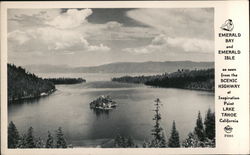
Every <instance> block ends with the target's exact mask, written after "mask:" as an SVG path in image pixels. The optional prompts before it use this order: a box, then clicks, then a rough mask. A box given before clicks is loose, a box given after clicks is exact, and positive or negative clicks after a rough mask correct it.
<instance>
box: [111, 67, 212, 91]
mask: <svg viewBox="0 0 250 155" xmlns="http://www.w3.org/2000/svg"><path fill="white" fill-rule="evenodd" d="M112 81H117V82H127V83H144V84H146V85H150V86H157V87H165V88H184V89H194V90H208V91H214V69H201V70H178V71H177V72H173V73H169V74H167V73H165V74H162V75H154V76H136V77H131V76H124V77H119V78H113V79H112Z"/></svg>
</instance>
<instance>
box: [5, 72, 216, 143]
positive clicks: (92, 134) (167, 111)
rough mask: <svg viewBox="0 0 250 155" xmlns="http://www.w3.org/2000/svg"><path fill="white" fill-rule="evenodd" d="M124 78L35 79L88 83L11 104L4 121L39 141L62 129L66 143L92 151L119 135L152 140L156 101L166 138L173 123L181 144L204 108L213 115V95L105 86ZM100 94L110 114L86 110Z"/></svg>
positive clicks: (191, 91) (97, 76)
mask: <svg viewBox="0 0 250 155" xmlns="http://www.w3.org/2000/svg"><path fill="white" fill-rule="evenodd" d="M123 75H131V74H129V73H128V74H120V73H119V74H102V73H96V74H86V73H82V74H39V76H41V77H62V76H63V77H82V78H84V79H86V80H87V82H86V83H81V84H74V85H56V88H57V91H56V92H54V93H53V94H51V95H50V96H48V97H43V98H41V99H39V100H33V101H30V102H24V103H22V104H13V105H10V106H9V108H8V120H9V121H13V122H14V123H15V124H16V126H17V128H18V130H19V132H20V133H24V132H26V131H27V129H28V128H29V127H30V126H32V127H33V128H34V131H35V136H36V137H38V136H40V137H42V138H43V139H44V140H46V138H47V131H48V130H49V131H51V132H52V133H53V132H54V131H55V130H56V129H57V128H58V127H59V126H61V127H62V128H63V132H64V134H65V138H66V140H67V143H68V144H73V146H80V147H95V146H97V145H99V144H100V143H102V142H103V141H105V140H106V141H108V140H110V139H112V138H114V137H115V136H116V135H118V134H120V135H124V136H131V137H133V138H134V139H135V140H136V141H139V142H142V141H143V140H144V139H146V140H149V139H150V138H152V137H151V129H152V128H153V125H154V122H153V120H152V118H153V115H154V111H153V109H154V102H153V101H154V100H155V99H156V98H160V100H161V103H162V106H161V108H160V113H161V115H162V120H161V126H162V127H163V128H164V132H165V134H166V137H167V138H169V134H170V132H171V127H172V122H173V120H175V122H176V127H177V130H178V131H179V134H180V139H181V140H184V139H185V138H186V137H187V135H188V133H189V132H191V131H193V129H194V127H195V122H196V118H197V115H198V111H200V112H201V114H202V116H203V121H204V117H205V113H206V111H207V110H208V108H211V110H212V111H214V93H211V92H206V91H193V90H184V89H172V88H171V89H169V88H153V87H149V86H145V85H142V84H125V83H117V82H111V81H110V79H111V78H112V77H119V76H123ZM133 75H136V74H133ZM140 75H143V74H140ZM144 75H146V74H144ZM147 75H148V74H147ZM151 75H154V74H153V73H152V74H151ZM100 95H109V96H111V97H112V98H113V100H114V101H116V102H117V103H118V107H117V108H116V109H113V110H110V111H109V112H96V111H93V110H91V109H90V108H89V103H90V102H91V101H93V100H94V99H96V98H97V97H99V96H100Z"/></svg>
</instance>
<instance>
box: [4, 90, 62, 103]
mask: <svg viewBox="0 0 250 155" xmlns="http://www.w3.org/2000/svg"><path fill="white" fill-rule="evenodd" d="M56 90H57V89H56V88H54V89H51V90H49V92H42V93H40V95H39V96H24V97H21V98H18V99H14V100H13V99H8V104H10V103H15V102H18V101H26V100H32V99H40V98H42V97H46V96H49V95H50V94H52V93H54V92H55V91H56Z"/></svg>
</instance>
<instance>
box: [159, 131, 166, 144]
mask: <svg viewBox="0 0 250 155" xmlns="http://www.w3.org/2000/svg"><path fill="white" fill-rule="evenodd" d="M161 137H162V139H161V143H160V147H167V142H166V138H165V135H164V133H163V132H162V135H161Z"/></svg>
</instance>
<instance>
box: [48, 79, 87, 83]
mask: <svg viewBox="0 0 250 155" xmlns="http://www.w3.org/2000/svg"><path fill="white" fill-rule="evenodd" d="M45 80H48V81H51V82H53V83H54V84H77V83H82V82H86V80H85V79H82V78H47V79H45Z"/></svg>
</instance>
